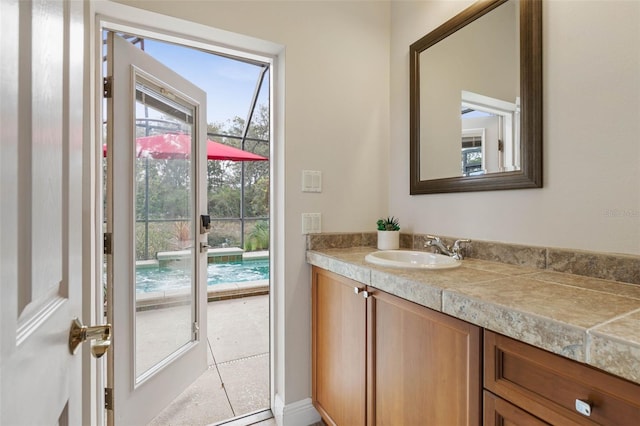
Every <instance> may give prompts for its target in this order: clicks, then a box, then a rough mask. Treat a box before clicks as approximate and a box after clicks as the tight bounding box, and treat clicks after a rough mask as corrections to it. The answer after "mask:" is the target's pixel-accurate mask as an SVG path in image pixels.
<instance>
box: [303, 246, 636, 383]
mask: <svg viewBox="0 0 640 426" xmlns="http://www.w3.org/2000/svg"><path fill="white" fill-rule="evenodd" d="M373 251H376V250H375V249H374V248H372V247H354V248H346V249H344V248H340V249H326V250H325V249H323V250H309V251H307V263H309V264H311V265H315V266H319V267H321V268H323V269H327V270H329V271H332V272H335V273H337V274H340V275H343V276H345V277H347V278H351V279H353V280H356V281H358V282H361V283H363V284H366V285H369V286H371V287H374V288H377V289H379V290H382V291H385V292H387V293H391V294H394V295H396V296H399V297H401V298H403V299H407V300H409V301H412V302H415V303H418V304H420V305H422V306H426V307H428V308H431V309H434V310H436V311H440V312H444V313H446V314H448V315H451V316H454V317H456V318H460V319H462V320H464V321H467V322H470V323H472V324H476V325H478V326H480V327H484V328H486V329H489V330H493V331H495V332H498V333H501V334H504V335H506V336H510V337H513V338H514V339H517V340H521V341H523V342H526V343H529V344H531V345H533V346H537V347H539V348H542V349H546V350H548V351H550V352H553V353H556V354H558V355H562V356H564V357H566V358H570V359H573V360H575V361H579V362H582V363H586V364H589V365H592V366H594V367H597V368H600V369H602V370H604V371H607V372H609V373H612V374H614V375H616V376H620V377H623V378H625V379H627V380H629V381H632V382H635V383H638V384H640V285H636V284H626V283H621V282H616V281H608V280H602V279H597V278H589V277H584V276H579V275H571V274H566V273H559V272H550V271H547V270H540V269H532V268H525V267H521V266H513V265H508V264H504V263H496V262H488V261H484V260H478V259H465V260H463V261H462V266H460V267H459V268H455V269H443V270H427V271H425V270H416V269H401V268H388V267H381V266H378V265H374V264H371V263H369V262H366V261H365V260H364V258H365V256H366V255H367V254H368V253H371V252H373Z"/></svg>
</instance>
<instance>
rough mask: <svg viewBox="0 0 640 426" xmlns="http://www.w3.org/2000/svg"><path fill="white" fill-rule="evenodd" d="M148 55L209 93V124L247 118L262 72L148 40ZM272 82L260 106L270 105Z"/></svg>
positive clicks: (265, 85) (264, 87) (262, 93)
mask: <svg viewBox="0 0 640 426" xmlns="http://www.w3.org/2000/svg"><path fill="white" fill-rule="evenodd" d="M144 50H145V52H146V53H148V54H149V55H151V56H152V57H154V58H155V59H157V60H158V61H160V62H162V63H163V64H165V65H166V66H168V67H169V68H171V69H172V70H174V71H175V72H177V73H178V74H180V75H181V76H182V77H184V78H186V79H187V80H189V81H190V82H192V83H193V84H195V85H196V86H198V87H200V88H201V89H202V90H204V91H205V92H206V93H207V122H208V123H217V122H226V121H227V120H230V119H232V118H234V117H236V116H239V117H241V118H242V119H246V118H247V114H248V112H249V107H250V105H251V100H252V98H253V92H254V90H255V86H256V83H257V81H258V77H259V76H260V70H261V68H260V67H259V66H256V65H253V64H250V63H245V62H242V61H239V60H236V59H229V58H225V57H222V56H217V55H214V54H211V53H206V52H202V51H200V50H197V49H191V48H187V47H184V46H178V45H174V44H169V43H163V42H158V41H155V40H149V39H145V41H144ZM268 88H269V81H268V78H265V80H264V82H263V85H262V88H261V90H260V97H259V98H258V104H261V103H264V104H267V105H268V102H269V98H268Z"/></svg>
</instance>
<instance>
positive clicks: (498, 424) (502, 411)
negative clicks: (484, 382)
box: [483, 391, 549, 426]
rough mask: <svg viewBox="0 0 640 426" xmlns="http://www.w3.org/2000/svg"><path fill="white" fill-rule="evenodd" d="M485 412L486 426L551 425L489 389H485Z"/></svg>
mask: <svg viewBox="0 0 640 426" xmlns="http://www.w3.org/2000/svg"><path fill="white" fill-rule="evenodd" d="M483 412H484V423H483V425H484V426H504V425H518V426H549V423H545V422H543V421H542V420H540V419H538V418H536V417H534V416H532V415H531V414H529V413H527V412H526V411H524V410H521V409H520V408H518V407H516V406H515V405H513V404H510V403H508V402H507V401H505V400H504V399H502V398H500V397H497V396H495V395H494V394H492V393H491V392H488V391H484V395H483Z"/></svg>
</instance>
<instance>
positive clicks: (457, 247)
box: [453, 239, 471, 249]
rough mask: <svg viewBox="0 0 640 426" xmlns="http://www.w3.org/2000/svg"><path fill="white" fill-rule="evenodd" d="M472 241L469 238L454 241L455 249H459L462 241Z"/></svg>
mask: <svg viewBox="0 0 640 426" xmlns="http://www.w3.org/2000/svg"><path fill="white" fill-rule="evenodd" d="M470 242H471V240H468V239H461V240H456V242H455V243H453V248H454V249H459V248H460V244H462V243H470Z"/></svg>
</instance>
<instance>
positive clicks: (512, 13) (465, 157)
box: [419, 0, 520, 180]
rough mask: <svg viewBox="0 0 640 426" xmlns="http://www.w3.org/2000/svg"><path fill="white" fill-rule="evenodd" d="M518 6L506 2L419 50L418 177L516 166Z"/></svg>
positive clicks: (459, 174) (479, 171)
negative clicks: (419, 127)
mask: <svg viewBox="0 0 640 426" xmlns="http://www.w3.org/2000/svg"><path fill="white" fill-rule="evenodd" d="M518 11H519V7H518V2H517V1H515V0H510V1H508V2H506V3H504V4H502V5H501V6H500V7H498V8H496V9H494V10H493V11H491V13H487V14H485V15H484V16H482V17H480V18H478V19H477V20H475V21H473V22H472V23H470V24H469V25H467V26H465V27H464V28H462V29H460V30H458V31H456V32H455V33H453V34H452V35H450V36H449V37H447V38H445V39H444V40H441V41H439V42H438V43H436V44H434V45H433V46H430V47H429V48H428V49H426V50H424V51H423V52H421V53H420V55H419V60H420V107H421V108H420V125H421V132H420V179H421V180H426V179H438V178H448V177H455V176H477V175H481V174H485V173H499V172H503V171H514V170H518V167H519V164H520V158H519V153H520V149H519V134H518V133H516V130H517V129H519V126H518V124H517V123H518V122H519V117H518V114H517V112H518V103H519V96H520V78H519V76H520V73H519V58H520V55H519V43H518V40H519V37H518ZM516 144H517V145H518V146H516ZM516 155H517V156H518V157H516Z"/></svg>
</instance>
